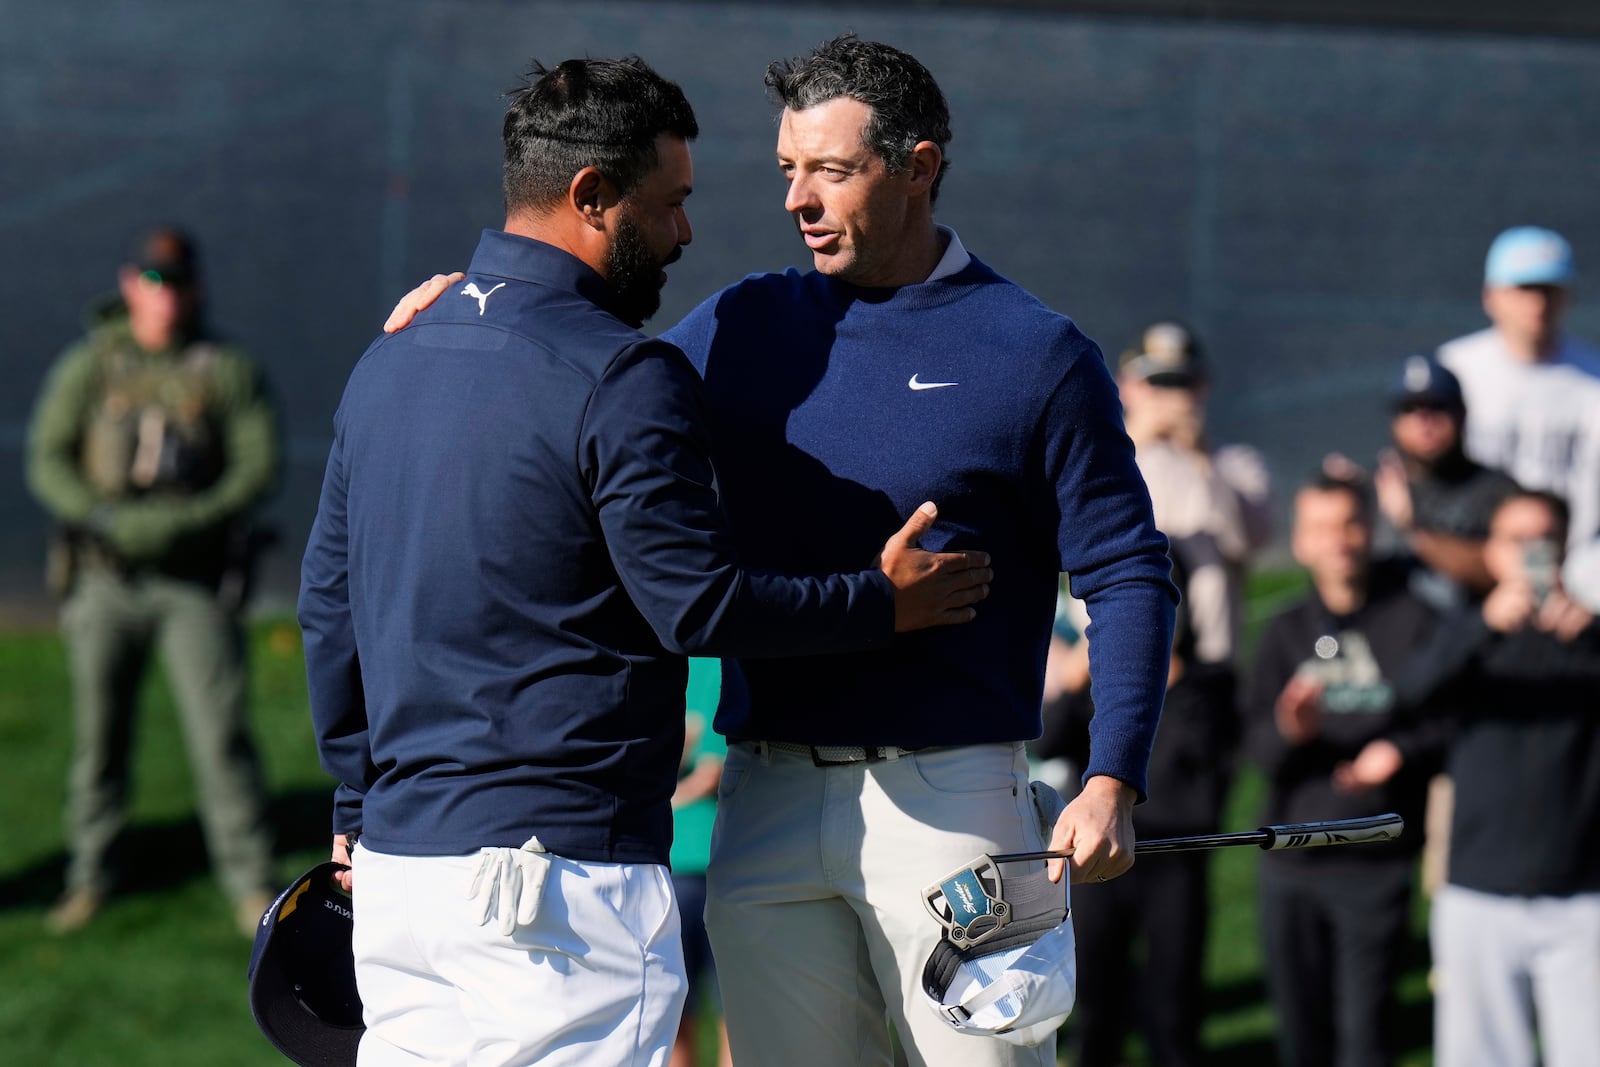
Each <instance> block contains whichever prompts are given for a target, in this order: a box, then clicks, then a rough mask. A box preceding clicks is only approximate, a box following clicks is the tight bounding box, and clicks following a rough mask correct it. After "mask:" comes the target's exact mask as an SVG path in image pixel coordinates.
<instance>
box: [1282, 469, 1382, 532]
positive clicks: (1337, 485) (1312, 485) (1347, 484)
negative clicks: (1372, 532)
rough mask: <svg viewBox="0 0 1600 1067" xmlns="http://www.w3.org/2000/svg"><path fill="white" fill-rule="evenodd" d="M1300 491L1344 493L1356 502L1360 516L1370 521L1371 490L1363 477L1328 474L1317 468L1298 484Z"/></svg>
mask: <svg viewBox="0 0 1600 1067" xmlns="http://www.w3.org/2000/svg"><path fill="white" fill-rule="evenodd" d="M1300 492H1302V493H1345V494H1347V495H1348V496H1349V497H1350V499H1351V500H1354V501H1355V503H1356V510H1357V511H1359V512H1360V513H1361V518H1362V519H1363V520H1365V521H1367V522H1371V521H1372V511H1373V499H1372V490H1371V487H1370V485H1369V484H1368V482H1367V480H1366V479H1365V478H1361V477H1355V476H1346V475H1341V474H1329V473H1328V472H1327V471H1322V470H1319V471H1317V472H1316V473H1315V474H1313V475H1312V476H1311V477H1309V478H1307V479H1306V480H1305V481H1304V482H1302V483H1301V484H1300Z"/></svg>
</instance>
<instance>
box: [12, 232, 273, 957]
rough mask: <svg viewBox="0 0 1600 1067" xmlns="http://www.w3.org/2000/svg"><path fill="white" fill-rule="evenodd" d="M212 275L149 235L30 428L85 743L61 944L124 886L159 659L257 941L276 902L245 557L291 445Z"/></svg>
mask: <svg viewBox="0 0 1600 1067" xmlns="http://www.w3.org/2000/svg"><path fill="white" fill-rule="evenodd" d="M198 265H199V264H198V257H197V256H196V254H195V246H194V244H193V242H192V241H191V240H190V239H189V237H188V236H187V235H185V234H183V233H181V232H180V231H178V230H175V229H157V230H154V231H151V232H150V233H149V234H147V235H146V236H145V237H144V238H143V240H142V241H141V242H140V244H139V247H138V249H137V251H136V252H135V254H134V255H133V256H132V257H131V258H130V260H129V261H128V262H127V263H125V264H124V265H123V266H122V268H121V270H120V271H119V272H118V276H117V283H118V289H119V292H120V296H121V302H120V304H118V305H116V306H115V308H114V309H113V311H112V312H111V313H110V314H109V315H108V316H107V317H106V318H105V320H104V321H103V322H101V323H100V324H99V325H96V326H95V327H94V328H93V329H91V330H90V332H89V334H88V336H87V337H85V338H84V339H83V340H82V341H80V342H79V343H77V344H76V345H74V346H73V347H72V348H70V349H68V350H67V352H66V353H65V354H63V355H62V356H61V358H60V359H59V360H58V361H57V362H56V364H55V367H54V368H53V369H52V370H51V372H50V377H49V379H48V381H46V383H45V386H44V391H43V393H42V394H41V395H40V397H39V400H38V404H37V406H36V407H35V409H34V415H33V423H32V426H31V427H30V429H29V438H28V481H29V484H30V485H31V487H32V489H33V492H34V494H35V495H36V496H37V497H38V498H39V500H40V501H41V502H42V503H43V504H44V506H45V508H46V509H48V510H49V512H50V513H51V515H53V516H54V517H55V519H56V521H57V522H58V523H59V524H60V532H59V534H58V538H57V551H56V555H55V566H54V567H53V571H54V578H55V582H54V584H55V585H56V587H57V589H58V591H60V592H61V593H62V594H63V595H65V597H66V603H65V606H64V608H63V610H62V627H63V631H64V633H65V637H66V642H67V651H68V656H69V660H70V663H71V669H72V684H73V701H74V731H75V735H76V736H75V744H74V748H73V757H72V771H71V778H70V781H69V784H68V805H67V837H68V842H67V844H68V850H69V853H70V859H69V862H68V866H67V886H66V892H65V894H64V895H63V896H62V898H61V900H60V901H59V902H58V903H57V904H56V906H55V907H54V908H53V909H52V910H51V911H50V914H49V916H48V919H47V922H48V924H49V926H50V928H51V929H52V930H55V931H57V932H66V931H71V930H76V929H78V928H80V927H82V926H84V925H85V924H87V923H88V922H89V921H90V919H92V918H93V917H94V915H95V913H96V912H97V911H98V910H99V909H100V906H101V904H102V902H103V901H104V899H105V897H106V895H107V894H108V893H109V892H110V891H111V890H112V888H113V887H114V881H115V879H114V876H113V872H112V862H111V851H112V846H113V843H114V841H115V839H116V837H117V835H118V833H119V832H120V831H121V829H122V826H123V823H124V821H125V819H126V815H127V799H128V788H129V778H128V761H129V753H130V749H131V745H132V738H133V718H134V712H135V704H136V701H137V698H138V693H139V684H140V680H141V678H142V677H143V674H144V668H145V666H146V663H147V661H148V659H149V656H150V653H151V652H152V650H157V651H159V652H160V653H161V657H162V659H163V661H164V662H165V664H166V668H167V673H168V676H169V677H170V678H171V681H172V688H173V696H174V698H175V700H176V703H177V706H178V713H179V716H180V718H181V720H182V723H183V732H184V738H185V741H186V743H187V745H188V748H189V756H190V760H191V763H192V765H193V768H194V775H195V784H196V787H197V789H198V791H199V794H200V797H199V814H200V822H201V825H202V826H203V827H204V828H205V835H206V848H207V850H208V852H209V853H210V856H211V862H212V866H213V867H214V868H215V870H216V873H217V878H218V880H219V881H220V882H221V883H222V885H223V887H224V889H225V890H226V891H227V893H228V895H229V896H230V897H231V898H232V899H233V902H234V905H235V912H236V919H237V922H238V925H239V928H240V930H241V931H243V932H245V933H247V934H250V933H253V932H254V929H255V924H256V922H257V921H258V920H259V919H260V918H261V913H262V912H263V911H265V910H266V907H267V905H268V904H270V903H271V902H272V893H271V892H270V891H269V889H268V887H269V886H270V885H271V884H272V882H273V878H272V869H271V840H270V834H269V831H268V826H267V817H266V809H265V804H264V802H263V798H262V788H261V775H260V771H259V768H258V763H257V759H256V752H255V748H254V747H253V745H252V743H251V739H250V731H249V725H248V722H247V711H246V688H247V686H246V682H247V678H246V668H245V655H244V639H243V634H242V632H241V628H240V625H239V618H238V609H239V607H240V603H239V591H240V590H242V589H243V586H244V583H243V581H242V580H241V579H240V573H241V572H242V571H243V570H245V569H247V568H248V566H249V560H248V559H246V558H243V557H242V555H241V552H240V546H242V545H246V544H248V543H249V539H248V537H247V536H246V535H247V524H248V522H249V514H250V510H251V508H252V507H254V506H255V505H256V504H258V503H259V502H260V501H261V499H262V497H263V496H264V495H265V494H266V493H267V491H268V489H269V488H270V487H271V486H272V483H273V477H274V473H275V471H276V468H277V462H278V443H277V435H276V429H275V419H274V413H273V409H272V407H271V405H270V404H269V403H268V400H267V397H266V394H265V392H264V390H263V387H262V383H261V380H260V376H259V374H258V372H257V370H256V367H255V365H254V364H253V363H252V362H251V361H250V359H249V357H247V356H246V355H245V354H244V353H243V352H241V351H240V350H239V349H237V348H235V347H233V346H231V345H227V344H224V343H222V342H219V341H218V340H216V339H215V338H214V337H212V336H211V335H210V334H209V333H208V332H207V331H206V329H205V325H204V320H203V317H202V315H201V295H202V290H201V285H200V276H199V271H198ZM230 591H232V592H233V593H234V594H235V595H231V596H230V595H228V593H229V592H230Z"/></svg>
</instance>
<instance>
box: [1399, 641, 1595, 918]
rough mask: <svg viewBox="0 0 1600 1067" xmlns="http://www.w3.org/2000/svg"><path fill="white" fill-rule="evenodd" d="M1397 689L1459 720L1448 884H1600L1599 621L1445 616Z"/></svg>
mask: <svg viewBox="0 0 1600 1067" xmlns="http://www.w3.org/2000/svg"><path fill="white" fill-rule="evenodd" d="M1401 696H1402V700H1403V702H1404V703H1405V704H1406V705H1408V706H1410V707H1414V708H1416V709H1418V710H1419V711H1420V712H1423V713H1425V709H1426V708H1427V707H1428V706H1429V705H1430V704H1431V706H1432V707H1434V708H1444V709H1448V710H1449V711H1450V712H1451V713H1452V717H1453V718H1454V719H1455V721H1456V731H1455V736H1454V739H1453V741H1452V743H1451V746H1450V758H1449V768H1450V773H1451V775H1452V776H1453V777H1454V778H1455V782H1456V800H1455V815H1454V820H1453V822H1452V824H1451V828H1450V875H1449V880H1450V882H1451V884H1452V885H1459V886H1464V887H1466V888H1468V889H1476V890H1479V891H1480V892H1485V893H1499V894H1502V895H1506V896H1567V895H1570V894H1572V893H1583V892H1595V891H1600V847H1597V846H1600V622H1597V623H1592V624H1590V626H1589V628H1588V629H1587V630H1585V631H1584V632H1583V633H1581V634H1579V635H1578V637H1577V638H1576V639H1575V640H1573V641H1571V642H1562V641H1559V640H1557V639H1556V638H1555V637H1554V636H1553V635H1551V634H1547V633H1544V632H1542V631H1539V630H1531V629H1529V630H1520V631H1518V632H1516V633H1511V634H1502V633H1497V632H1495V631H1493V630H1491V629H1490V628H1489V626H1488V625H1487V624H1486V623H1485V622H1484V621H1483V614H1482V612H1481V610H1470V611H1462V612H1460V613H1458V614H1457V615H1455V616H1454V617H1453V618H1451V619H1450V620H1449V621H1448V622H1447V623H1446V624H1445V625H1444V626H1442V627H1441V629H1440V632H1439V634H1438V637H1437V638H1436V639H1435V640H1434V641H1433V642H1432V644H1431V645H1430V647H1429V649H1428V651H1427V654H1426V655H1425V656H1424V657H1422V658H1421V659H1420V660H1419V661H1418V663H1417V665H1416V668H1415V669H1414V671H1413V672H1412V673H1411V674H1410V675H1409V676H1408V677H1407V678H1406V679H1405V680H1404V682H1403V684H1402V693H1401Z"/></svg>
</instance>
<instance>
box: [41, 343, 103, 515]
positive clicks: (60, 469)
mask: <svg viewBox="0 0 1600 1067" xmlns="http://www.w3.org/2000/svg"><path fill="white" fill-rule="evenodd" d="M91 369H92V365H91V363H90V362H89V360H88V357H87V356H86V355H84V354H82V353H78V354H69V355H67V356H65V357H63V358H62V360H61V361H60V362H59V363H58V364H57V365H56V367H55V369H54V370H53V371H51V374H50V377H49V379H48V380H47V381H46V383H45V386H44V390H43V392H42V393H41V394H40V397H39V401H38V403H37V404H36V405H35V407H34V411H33V417H32V419H31V420H30V422H29V425H28V459H27V480H28V488H29V489H30V490H31V491H32V492H33V495H34V496H35V497H36V498H38V500H39V502H40V503H41V504H43V505H44V507H45V508H46V510H48V511H49V512H50V514H52V515H53V516H55V517H56V518H57V519H58V520H60V521H61V522H65V523H68V524H72V525H81V524H83V523H84V522H85V521H86V520H87V519H88V518H89V513H90V512H91V511H93V510H94V506H95V504H96V502H97V500H98V494H96V493H95V491H94V489H93V488H92V487H91V486H90V485H89V482H88V480H87V479H86V478H85V477H84V476H83V471H82V466H81V464H80V462H79V456H78V451H79V448H80V447H81V444H82V437H83V422H84V418H85V414H86V412H87V410H88V404H89V392H90V389H91V376H90V371H91Z"/></svg>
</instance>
